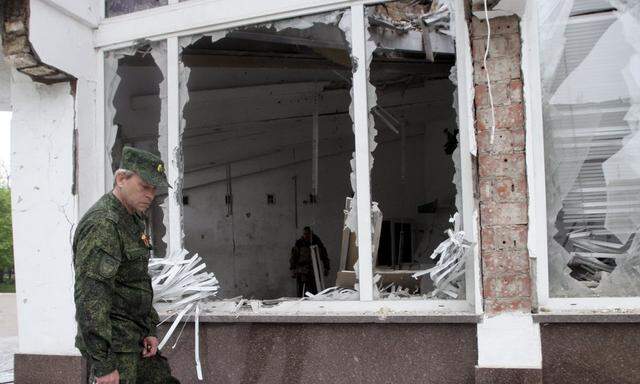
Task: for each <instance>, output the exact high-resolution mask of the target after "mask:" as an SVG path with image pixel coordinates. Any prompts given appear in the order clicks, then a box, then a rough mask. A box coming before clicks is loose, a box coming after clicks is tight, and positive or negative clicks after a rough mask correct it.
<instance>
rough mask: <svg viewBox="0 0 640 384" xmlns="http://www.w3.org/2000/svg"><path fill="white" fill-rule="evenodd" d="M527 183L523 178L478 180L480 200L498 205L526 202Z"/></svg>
mask: <svg viewBox="0 0 640 384" xmlns="http://www.w3.org/2000/svg"><path fill="white" fill-rule="evenodd" d="M527 195H528V194H527V181H526V179H525V178H524V177H519V178H515V179H514V178H511V177H499V178H482V179H480V199H481V200H482V201H495V202H498V203H507V202H526V201H527Z"/></svg>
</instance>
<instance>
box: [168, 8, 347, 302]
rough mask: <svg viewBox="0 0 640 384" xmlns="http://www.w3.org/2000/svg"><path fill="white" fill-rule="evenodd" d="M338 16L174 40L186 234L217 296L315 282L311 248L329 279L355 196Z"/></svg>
mask: <svg viewBox="0 0 640 384" xmlns="http://www.w3.org/2000/svg"><path fill="white" fill-rule="evenodd" d="M345 23H349V20H348V17H345V16H344V12H341V11H340V12H333V13H329V14H321V15H314V16H309V17H304V18H298V19H292V20H285V21H281V22H276V23H272V24H267V25H256V26H249V27H242V28H237V29H233V30H229V31H222V32H216V33H213V34H209V35H200V36H190V37H186V38H182V39H181V40H180V47H181V72H180V102H181V105H182V108H181V110H182V128H181V129H182V141H181V157H182V159H183V160H182V168H183V183H182V186H181V188H182V202H183V215H184V220H183V223H184V236H185V238H184V242H185V248H186V249H188V250H189V251H191V252H198V253H199V254H200V256H202V257H203V258H204V259H205V261H206V264H207V266H208V267H209V268H210V270H211V271H214V272H215V274H216V277H217V278H218V280H219V282H220V286H221V293H220V296H221V297H225V298H232V297H235V296H243V297H244V298H247V299H278V298H281V297H295V296H299V295H300V294H301V292H299V290H301V291H302V293H303V292H307V291H309V292H315V290H316V289H317V288H316V286H315V275H314V265H313V264H312V262H311V261H310V260H311V258H312V257H313V255H311V252H314V253H315V252H316V251H317V254H316V257H315V259H316V260H317V259H318V257H319V258H321V259H322V260H323V261H324V264H323V265H322V266H321V267H320V269H319V271H320V274H321V276H322V278H323V279H324V281H325V283H326V284H327V286H329V285H333V284H334V281H335V278H336V271H337V266H338V265H339V257H340V247H341V242H342V234H343V226H344V209H345V204H346V198H347V197H351V196H352V195H353V191H352V189H351V185H350V183H349V174H350V159H351V156H352V153H353V151H354V136H353V130H352V121H351V118H350V115H349V106H350V103H351V96H350V88H351V72H352V65H351V57H350V52H349V48H348V47H349V44H348V43H347V40H346V37H345V33H344V32H343V29H344V24H345ZM306 227H308V231H307V230H305V228H306ZM307 233H308V236H309V238H310V239H313V240H312V244H311V245H313V246H317V248H315V250H314V249H312V248H313V247H309V246H306V245H305V241H306V240H305V239H304V238H305V236H307ZM307 245H308V244H307ZM316 267H318V266H317V265H316ZM325 271H326V272H328V273H327V274H326V275H325ZM356 299H357V298H356Z"/></svg>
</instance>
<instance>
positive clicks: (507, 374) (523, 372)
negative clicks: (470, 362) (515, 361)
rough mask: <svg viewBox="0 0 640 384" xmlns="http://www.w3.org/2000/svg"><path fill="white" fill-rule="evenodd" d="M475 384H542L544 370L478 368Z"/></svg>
mask: <svg viewBox="0 0 640 384" xmlns="http://www.w3.org/2000/svg"><path fill="white" fill-rule="evenodd" d="M475 384H542V369H508V368H476V383H475Z"/></svg>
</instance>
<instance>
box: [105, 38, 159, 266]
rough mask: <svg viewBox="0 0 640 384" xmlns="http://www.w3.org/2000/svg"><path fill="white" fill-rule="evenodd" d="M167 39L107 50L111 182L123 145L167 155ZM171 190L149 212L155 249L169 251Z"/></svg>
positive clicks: (107, 145) (107, 129)
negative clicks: (168, 221)
mask: <svg viewBox="0 0 640 384" xmlns="http://www.w3.org/2000/svg"><path fill="white" fill-rule="evenodd" d="M166 63H167V60H166V44H165V42H164V41H162V42H155V43H144V44H141V45H139V46H136V47H131V48H125V49H121V50H115V51H108V52H106V53H105V92H106V94H105V100H106V108H105V127H106V129H105V141H106V148H107V162H108V170H107V171H106V172H107V181H108V185H107V188H110V187H111V184H112V183H113V172H115V171H116V170H117V169H118V168H119V167H120V161H121V156H122V148H123V147H124V146H131V147H135V148H140V149H144V150H147V151H150V152H153V153H155V154H157V155H159V156H161V157H162V159H163V160H164V161H166V160H167V151H166V148H167V120H166V101H167V97H166V92H167V87H166V81H165V73H166ZM166 196H167V191H166V190H159V191H158V194H157V197H156V199H157V200H158V204H153V205H152V209H150V212H148V224H149V225H148V226H149V228H150V231H151V237H152V240H153V246H154V249H153V254H154V255H155V256H156V257H158V256H164V254H165V252H166V242H165V240H163V238H164V237H165V235H166V229H165V228H166V227H165V224H164V221H165V220H166V217H167V214H166V204H165V203H164V201H165V198H166Z"/></svg>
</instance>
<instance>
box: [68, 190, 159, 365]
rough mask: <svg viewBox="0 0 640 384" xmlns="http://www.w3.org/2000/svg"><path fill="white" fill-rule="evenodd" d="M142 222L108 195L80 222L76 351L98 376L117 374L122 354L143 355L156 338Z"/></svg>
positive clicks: (75, 246) (76, 254) (76, 245)
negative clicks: (148, 341) (150, 339)
mask: <svg viewBox="0 0 640 384" xmlns="http://www.w3.org/2000/svg"><path fill="white" fill-rule="evenodd" d="M144 230H145V225H144V220H143V218H142V217H141V216H139V215H137V214H133V215H132V214H129V212H128V211H127V210H126V208H125V207H124V206H123V205H122V203H121V202H120V201H119V200H118V199H117V198H116V197H115V196H114V195H113V194H112V193H107V194H106V195H104V196H103V197H101V198H100V200H98V201H97V202H96V203H95V204H94V206H93V207H91V208H90V209H89V211H88V212H87V213H86V214H85V215H84V216H83V217H82V219H81V220H80V223H78V227H77V228H76V232H75V236H74V241H73V253H74V267H75V287H74V298H75V303H76V320H77V322H78V334H77V336H76V347H78V349H79V350H80V352H82V355H83V356H85V357H86V358H87V360H88V361H89V363H90V364H91V365H92V367H93V368H94V369H95V372H96V374H97V375H98V376H103V375H105V374H108V373H110V372H113V370H114V369H115V368H116V365H117V359H116V353H118V352H135V353H141V351H142V340H143V339H144V338H145V337H146V336H155V335H156V324H158V322H159V321H158V314H157V313H156V311H155V309H153V305H152V302H153V289H152V287H151V278H150V277H149V273H148V271H147V267H148V263H149V256H150V254H149V251H150V248H151V247H150V246H149V243H148V240H146V239H148V238H147V237H146V234H145V231H144Z"/></svg>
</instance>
